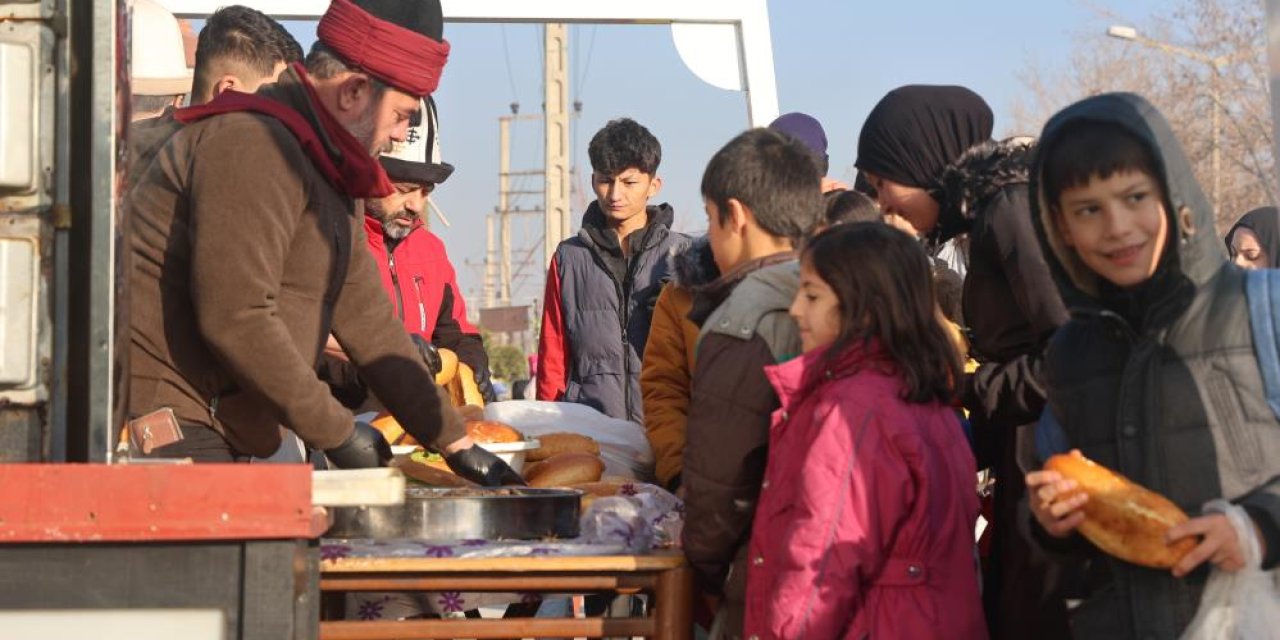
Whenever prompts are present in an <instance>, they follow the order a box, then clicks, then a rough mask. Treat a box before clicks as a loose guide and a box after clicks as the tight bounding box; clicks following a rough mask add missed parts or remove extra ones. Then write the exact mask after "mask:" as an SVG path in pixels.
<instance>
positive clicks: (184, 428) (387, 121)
mask: <svg viewBox="0 0 1280 640" xmlns="http://www.w3.org/2000/svg"><path fill="white" fill-rule="evenodd" d="M443 22H444V20H443V16H442V15H441V11H440V4H439V1H438V0H425V1H421V2H402V1H401V0H355V1H354V2H353V1H352V0H332V3H331V4H330V5H329V9H328V10H327V11H326V12H325V15H324V17H323V18H321V20H320V23H319V25H318V28H317V31H316V33H317V36H318V38H319V40H318V42H317V44H316V46H315V47H313V48H312V51H311V53H310V54H309V55H308V56H307V60H306V64H305V66H303V65H297V64H295V65H293V66H291V67H290V68H289V69H288V70H286V71H285V72H284V73H283V74H282V75H281V76H280V78H279V80H278V81H277V83H276V84H274V85H269V86H267V87H264V88H262V89H260V90H259V91H258V92H257V93H255V94H246V93H240V92H238V91H226V92H223V93H222V94H220V95H219V96H218V97H216V98H214V99H213V100H212V101H211V102H209V103H208V104H204V105H200V106H197V107H190V108H187V109H180V110H178V111H177V112H176V113H175V114H174V115H175V117H176V118H177V119H178V120H179V121H181V122H184V123H186V126H185V127H183V128H182V129H181V130H179V131H178V132H177V133H176V134H174V135H173V137H172V138H171V139H170V140H169V142H168V143H166V145H165V146H164V148H163V149H162V150H161V152H160V154H159V155H157V156H156V158H155V160H154V161H153V162H152V163H151V164H150V165H149V166H148V167H147V169H146V170H145V173H144V174H143V175H142V176H141V178H140V179H139V182H138V184H137V185H136V186H135V187H134V188H133V189H132V190H131V191H130V192H129V195H128V198H127V201H126V207H127V209H128V214H129V215H130V216H131V218H132V220H131V223H132V233H131V235H130V238H129V242H130V250H131V257H132V262H133V270H132V272H131V282H130V309H129V312H130V325H131V327H130V328H131V340H132V348H131V351H130V371H129V378H130V393H129V411H130V414H131V417H132V418H133V419H132V420H130V423H129V428H130V432H131V433H132V434H133V440H134V444H135V445H136V448H137V449H140V450H141V451H140V453H141V454H142V455H146V456H161V457H190V458H192V459H194V460H196V461H200V462H240V461H245V460H247V459H248V458H249V457H251V456H259V457H265V456H269V455H271V454H272V453H274V452H275V451H276V450H277V449H278V448H279V447H280V444H281V431H280V426H284V427H285V428H287V429H289V430H292V431H293V432H294V433H296V434H297V435H298V437H299V438H301V439H302V441H303V442H304V443H305V444H306V445H307V446H309V447H311V448H313V449H318V450H321V451H324V452H325V455H326V457H328V458H329V460H330V461H331V462H332V463H333V464H334V465H336V466H338V467H342V468H351V467H369V466H378V465H385V464H386V463H387V462H388V461H389V459H390V450H389V448H388V446H387V443H386V441H385V440H384V439H383V438H382V435H381V434H380V433H378V431H377V430H376V429H374V428H373V427H370V426H369V425H366V424H363V423H356V422H355V421H354V417H353V416H352V414H351V412H350V411H349V410H347V409H346V408H344V407H343V406H342V405H340V404H339V403H338V401H337V400H335V399H334V398H333V397H332V396H331V395H330V393H329V388H328V386H327V385H325V384H324V383H323V382H321V381H320V379H319V378H318V377H317V375H316V367H317V365H318V364H319V360H320V354H321V352H322V350H323V348H324V345H325V339H326V337H327V336H328V335H329V334H333V335H334V336H335V337H336V338H337V340H338V342H339V343H340V344H341V346H342V348H343V349H344V350H345V352H346V353H347V354H348V355H349V356H350V358H351V360H352V362H354V363H355V365H356V367H357V369H358V370H359V373H360V377H361V379H362V380H364V381H365V383H366V384H368V385H369V388H370V390H371V391H372V392H373V393H374V394H375V395H377V397H378V399H379V400H380V401H381V402H382V403H383V404H384V405H385V406H386V407H387V408H388V409H389V410H390V412H391V414H392V415H394V416H395V417H396V419H397V420H398V421H399V423H400V424H401V425H402V426H403V427H404V428H405V430H406V431H408V432H409V433H410V434H411V435H413V436H414V438H415V439H416V440H418V441H419V442H422V443H424V444H426V445H427V446H429V447H432V448H435V449H437V450H440V451H442V452H443V453H444V454H445V460H446V462H447V463H448V464H449V466H450V468H452V469H453V470H454V471H455V472H457V473H458V475H460V476H463V477H465V478H467V479H469V480H472V481H474V482H478V483H481V484H485V485H496V484H506V483H519V482H521V479H520V477H519V475H517V474H516V473H515V472H514V471H512V470H511V468H510V467H509V466H507V465H506V463H504V462H502V461H501V460H500V459H498V458H497V457H496V456H494V455H493V454H492V453H489V452H487V451H485V450H484V449H481V448H480V447H478V446H476V445H475V443H474V441H473V440H472V439H471V438H470V437H468V436H467V435H466V429H465V427H464V425H463V420H462V418H461V416H460V415H458V413H457V412H456V411H454V410H453V408H452V407H450V406H449V403H448V401H447V399H446V398H443V397H442V396H443V395H444V394H443V391H442V390H440V389H439V388H438V387H437V386H436V385H435V383H434V380H433V377H432V375H431V373H430V372H429V371H428V370H427V367H426V365H425V364H424V363H423V362H422V358H421V356H420V355H419V353H418V352H417V349H415V348H414V346H413V343H412V341H411V340H410V339H409V337H408V335H407V334H406V333H405V331H404V329H403V327H402V326H401V324H400V322H399V321H398V320H397V319H396V317H395V315H394V313H395V311H394V309H393V308H392V305H391V303H390V302H389V301H388V299H387V295H386V293H385V292H384V291H383V290H382V287H380V286H379V285H378V282H377V279H378V275H377V273H378V272H377V267H376V265H375V264H374V262H373V259H372V258H371V257H370V256H369V253H368V251H367V249H365V248H364V246H365V237H364V227H363V221H362V220H360V219H358V218H357V217H356V216H355V215H354V214H355V207H354V199H362V198H380V197H384V196H387V195H390V194H391V193H392V192H393V191H394V187H393V186H392V184H391V182H390V180H389V179H388V178H387V175H386V172H385V171H384V170H383V169H382V167H381V165H379V164H378V162H377V161H376V160H375V156H376V155H377V154H378V153H379V152H381V151H382V150H384V149H386V148H388V147H390V146H391V144H392V143H394V142H403V141H404V140H405V138H406V134H407V131H408V125H409V120H410V118H411V117H412V116H413V115H414V114H415V113H416V112H417V111H418V108H419V101H420V100H421V99H423V98H425V97H426V96H428V95H430V94H431V92H432V91H434V90H435V88H436V86H437V85H438V83H439V80H440V74H441V72H443V70H444V65H445V61H446V60H447V59H448V53H449V45H448V43H447V42H444V40H443V37H442V33H441V32H442V30H443Z"/></svg>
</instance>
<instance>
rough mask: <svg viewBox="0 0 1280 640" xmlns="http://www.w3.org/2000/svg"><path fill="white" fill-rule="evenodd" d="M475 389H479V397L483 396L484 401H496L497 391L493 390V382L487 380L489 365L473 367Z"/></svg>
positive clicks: (486, 402) (487, 402)
mask: <svg viewBox="0 0 1280 640" xmlns="http://www.w3.org/2000/svg"><path fill="white" fill-rule="evenodd" d="M475 375H476V389H478V390H479V391H480V397H481V398H484V403H485V404H489V403H490V402H497V401H498V392H496V391H494V390H493V383H492V382H489V367H477V368H476V369H475Z"/></svg>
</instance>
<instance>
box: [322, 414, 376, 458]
mask: <svg viewBox="0 0 1280 640" xmlns="http://www.w3.org/2000/svg"><path fill="white" fill-rule="evenodd" d="M324 455H325V456H327V457H328V458H329V461H330V462H332V463H333V465H334V466H336V467H338V468H339V469H369V468H373V467H385V466H387V465H388V464H390V463H391V445H389V444H387V439H386V438H384V437H382V432H381V431H378V430H377V429H375V428H373V426H372V425H370V424H369V423H367V422H356V428H355V429H352V430H351V435H350V436H348V437H347V439H346V440H344V441H343V442H342V444H340V445H338V446H336V447H334V448H332V449H326V450H325V452H324Z"/></svg>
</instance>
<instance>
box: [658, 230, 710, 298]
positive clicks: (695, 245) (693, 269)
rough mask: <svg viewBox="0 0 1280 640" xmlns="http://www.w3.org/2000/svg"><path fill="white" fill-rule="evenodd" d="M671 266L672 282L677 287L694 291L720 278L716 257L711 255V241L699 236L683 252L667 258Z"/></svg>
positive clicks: (677, 252) (680, 251)
mask: <svg viewBox="0 0 1280 640" xmlns="http://www.w3.org/2000/svg"><path fill="white" fill-rule="evenodd" d="M667 260H668V262H669V263H670V265H671V282H672V283H673V284H675V285H676V286H677V287H682V288H684V289H688V290H690V291H693V290H695V289H697V288H699V287H702V286H705V285H708V284H710V283H712V282H714V281H715V279H716V278H719V277H720V269H719V267H717V266H716V258H715V255H714V254H712V253H711V241H710V240H709V239H707V236H705V235H703V236H698V237H697V238H694V239H693V242H690V243H689V246H687V247H685V248H684V249H683V250H679V251H676V252H674V253H672V254H671V256H670V257H668V258H667Z"/></svg>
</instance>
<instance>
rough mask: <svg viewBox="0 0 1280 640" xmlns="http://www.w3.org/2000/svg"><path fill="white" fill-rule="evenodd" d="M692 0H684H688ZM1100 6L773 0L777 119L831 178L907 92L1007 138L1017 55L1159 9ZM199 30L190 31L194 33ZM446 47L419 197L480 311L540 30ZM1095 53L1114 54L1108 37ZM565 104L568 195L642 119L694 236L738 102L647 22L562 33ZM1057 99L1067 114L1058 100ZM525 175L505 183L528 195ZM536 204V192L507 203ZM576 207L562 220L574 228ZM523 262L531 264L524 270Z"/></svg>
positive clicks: (528, 275) (527, 151)
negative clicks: (615, 128)
mask: <svg viewBox="0 0 1280 640" xmlns="http://www.w3.org/2000/svg"><path fill="white" fill-rule="evenodd" d="M690 1H696V0H690ZM1114 4H1115V5H1118V6H1114V7H1105V9H1106V10H1109V11H1111V12H1113V14H1114V15H1113V16H1111V17H1104V16H1102V15H1101V10H1102V8H1103V7H1102V5H1100V4H1096V3H1093V4H1088V3H1085V2H1082V1H1081V0H1034V1H1029V0H969V1H965V2H961V1H959V0H897V1H894V2H853V1H850V0H770V2H769V17H770V29H771V33H772V42H773V57H774V70H775V74H776V77H777V89H778V103H779V108H780V113H786V112H789V111H803V112H806V113H808V114H810V115H812V116H814V117H816V118H817V119H818V120H819V121H820V122H822V124H823V126H824V127H825V129H826V132H827V138H828V143H829V155H830V158H831V171H830V175H831V176H832V177H835V178H837V179H842V180H845V181H846V182H848V181H851V179H852V175H853V174H852V164H853V162H854V155H855V148H856V145H857V136H858V131H859V129H860V127H861V125H862V121H863V119H864V118H865V117H866V115H867V113H868V112H869V111H870V110H871V108H872V107H873V106H874V105H875V103H876V102H877V101H878V100H879V99H880V98H881V97H882V96H884V94H885V93H887V92H888V91H890V90H892V89H894V88H896V87H898V86H901V85H904V84H916V83H923V84H961V85H965V86H968V87H969V88H971V89H973V90H975V91H977V92H978V93H979V94H980V95H982V96H983V97H984V98H986V100H987V102H988V103H989V104H990V105H991V107H992V109H993V110H994V112H995V115H996V132H997V135H1004V134H1012V133H1032V134H1034V133H1036V132H1015V131H1011V130H1010V129H1009V127H1010V126H1011V123H1010V121H1009V120H1010V118H1009V112H1010V109H1011V106H1012V104H1013V102H1014V100H1015V97H1016V95H1017V94H1018V92H1019V91H1020V90H1021V85H1020V84H1019V81H1018V73H1019V71H1020V70H1022V69H1023V68H1025V67H1026V65H1027V61H1028V60H1036V61H1039V62H1041V63H1047V64H1054V63H1058V62H1059V61H1065V60H1067V59H1068V58H1069V56H1070V52H1071V51H1072V47H1073V46H1074V45H1075V44H1076V43H1078V42H1079V41H1080V38H1081V36H1088V35H1095V34H1100V33H1102V32H1103V31H1105V29H1106V27H1107V26H1108V25H1109V24H1114V23H1117V22H1120V23H1125V22H1127V23H1129V24H1135V25H1140V24H1142V23H1143V22H1144V20H1145V19H1146V18H1147V17H1148V16H1150V15H1152V14H1153V13H1154V12H1157V11H1162V10H1168V9H1169V8H1171V7H1172V5H1173V4H1174V3H1173V2H1171V1H1170V0H1166V1H1165V2H1157V1H1155V0H1125V2H1124V3H1123V4H1122V3H1119V2H1114ZM286 27H287V28H289V30H290V31H291V32H293V33H294V35H295V36H296V37H297V38H298V40H299V41H300V42H301V43H302V45H303V47H304V48H309V47H310V45H311V43H312V42H313V41H314V40H315V23H314V22H288V23H286ZM197 28H199V25H197ZM445 38H446V39H447V40H449V41H450V43H451V44H452V47H453V48H452V52H451V54H450V57H449V63H448V66H447V67H446V69H445V73H444V78H443V80H442V82H441V84H440V87H439V89H438V90H437V92H436V94H435V99H436V102H437V105H438V109H439V116H440V130H441V134H440V135H441V137H440V140H441V152H442V155H443V157H444V159H445V161H447V162H449V163H451V164H453V165H454V166H455V167H457V169H456V171H455V172H454V174H453V176H452V177H450V178H449V180H448V181H447V182H446V183H444V184H443V185H441V186H440V187H439V188H438V189H437V190H436V191H435V193H434V194H433V195H432V198H433V199H434V201H435V202H436V204H437V205H438V206H439V207H440V209H441V210H442V211H443V212H444V213H445V215H446V216H447V217H448V219H449V221H450V223H451V226H448V227H446V226H444V225H443V224H442V223H441V222H440V220H439V219H434V218H433V219H432V220H431V225H432V229H433V230H434V231H435V232H436V233H438V234H439V235H440V236H441V238H443V239H444V241H445V244H446V246H447V248H448V251H449V255H450V258H451V259H452V261H453V263H454V265H455V267H456V270H457V272H458V278H459V282H460V285H461V287H462V289H463V292H464V295H465V296H466V299H467V301H468V306H469V308H471V309H477V308H479V307H480V306H481V303H482V299H481V283H482V277H483V266H482V265H483V262H484V255H485V242H486V232H485V216H486V214H488V213H491V212H492V211H493V210H494V209H495V207H496V205H497V190H498V175H497V174H498V120H497V119H498V117H499V116H501V115H506V114H509V113H510V108H509V105H510V104H511V103H512V102H519V103H520V113H521V114H539V113H541V108H542V107H541V105H542V58H541V57H542V38H541V35H540V33H539V27H538V26H537V25H528V24H507V25H496V24H483V25H481V24H453V23H446V26H445ZM1093 42H1096V43H1097V45H1096V46H1121V45H1120V44H1118V43H1116V44H1113V43H1110V42H1108V41H1107V40H1105V38H1096V39H1094V40H1093ZM569 67H570V78H569V94H570V101H571V102H572V101H575V100H578V101H581V102H582V111H581V115H580V116H579V117H578V118H577V119H576V120H575V125H574V127H573V132H574V133H573V139H572V140H571V145H572V147H573V148H574V150H575V151H574V158H573V159H574V164H575V165H576V166H577V167H578V168H579V171H578V175H579V177H578V178H577V179H576V180H575V186H576V187H577V188H578V189H580V190H581V191H585V195H580V196H576V197H575V199H574V202H575V205H576V206H585V203H586V202H589V198H590V197H591V194H590V181H589V175H590V166H589V163H588V161H587V157H586V146H587V142H588V141H589V140H590V138H591V135H592V134H593V133H594V132H595V131H597V130H598V129H599V128H600V127H602V126H603V125H604V124H605V123H606V122H607V121H608V120H610V119H613V118H617V117H622V116H627V117H630V118H632V119H634V120H636V121H638V122H640V123H641V124H643V125H645V126H646V127H648V128H649V129H650V131H652V132H653V133H654V135H655V136H657V138H658V140H659V141H660V142H661V143H662V146H663V158H662V164H661V167H660V168H659V170H658V173H659V175H660V176H662V178H663V180H664V184H663V187H662V191H661V193H659V194H658V196H657V197H656V198H655V201H657V202H664V201H665V202H669V203H671V205H672V206H673V207H674V208H675V211H676V222H675V227H676V229H677V230H680V231H684V232H687V233H692V234H697V233H701V232H703V231H704V230H705V228H706V216H705V214H704V212H703V210H702V199H701V196H700V194H699V183H700V181H701V177H702V170H703V168H704V166H705V165H706V162H707V160H708V159H710V157H711V156H712V155H713V154H714V153H715V151H716V150H717V149H719V148H720V146H722V145H723V144H724V143H725V142H728V141H729V139H731V138H732V137H733V136H734V135H736V134H738V133H739V132H741V131H742V130H743V129H745V128H746V127H747V124H748V123H747V109H746V99H745V97H744V96H743V95H742V94H741V93H738V92H732V91H725V90H721V89H717V88H715V87H712V86H710V85H708V84H705V83H703V82H702V81H701V80H699V79H698V78H697V77H695V76H694V75H693V74H692V73H691V72H690V71H689V70H688V69H687V68H686V67H685V66H684V63H683V62H682V61H681V60H680V58H679V55H678V54H677V53H676V50H675V46H674V44H673V43H672V38H671V30H670V28H669V27H665V26H659V25H575V26H571V27H570V28H569ZM1063 106H1065V105H1063ZM512 140H513V147H512V169H513V170H517V171H518V170H534V169H540V168H541V165H542V154H543V150H542V149H543V148H542V127H541V123H540V122H539V121H536V120H534V121H517V123H516V124H515V125H514V126H513V135H512ZM538 180H539V179H537V178H524V179H523V184H521V182H520V179H517V181H516V182H515V184H513V187H514V188H516V189H521V190H530V191H532V190H539V189H541V184H539V182H538ZM512 204H513V205H515V206H522V207H524V208H527V209H532V208H539V207H540V206H541V196H540V195H524V196H520V197H518V198H517V199H515V200H513V202H512ZM522 218H523V219H524V222H523V223H520V222H517V223H515V224H513V240H512V245H513V254H514V255H513V258H512V261H513V265H514V266H513V269H512V270H513V272H515V273H518V274H519V278H517V279H516V280H515V281H514V283H513V296H512V297H513V303H514V304H528V303H532V302H534V301H535V300H536V299H538V298H540V297H541V295H542V287H543V282H542V280H543V272H542V250H541V246H542V243H541V233H542V222H541V218H537V217H535V216H523V217H522ZM579 218H580V212H579V213H576V214H575V215H574V232H575V233H576V231H577V228H578V223H579ZM525 256H529V257H530V259H529V260H528V261H527V264H525V265H524V266H521V265H520V262H521V261H522V259H523V258H524V257H525Z"/></svg>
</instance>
